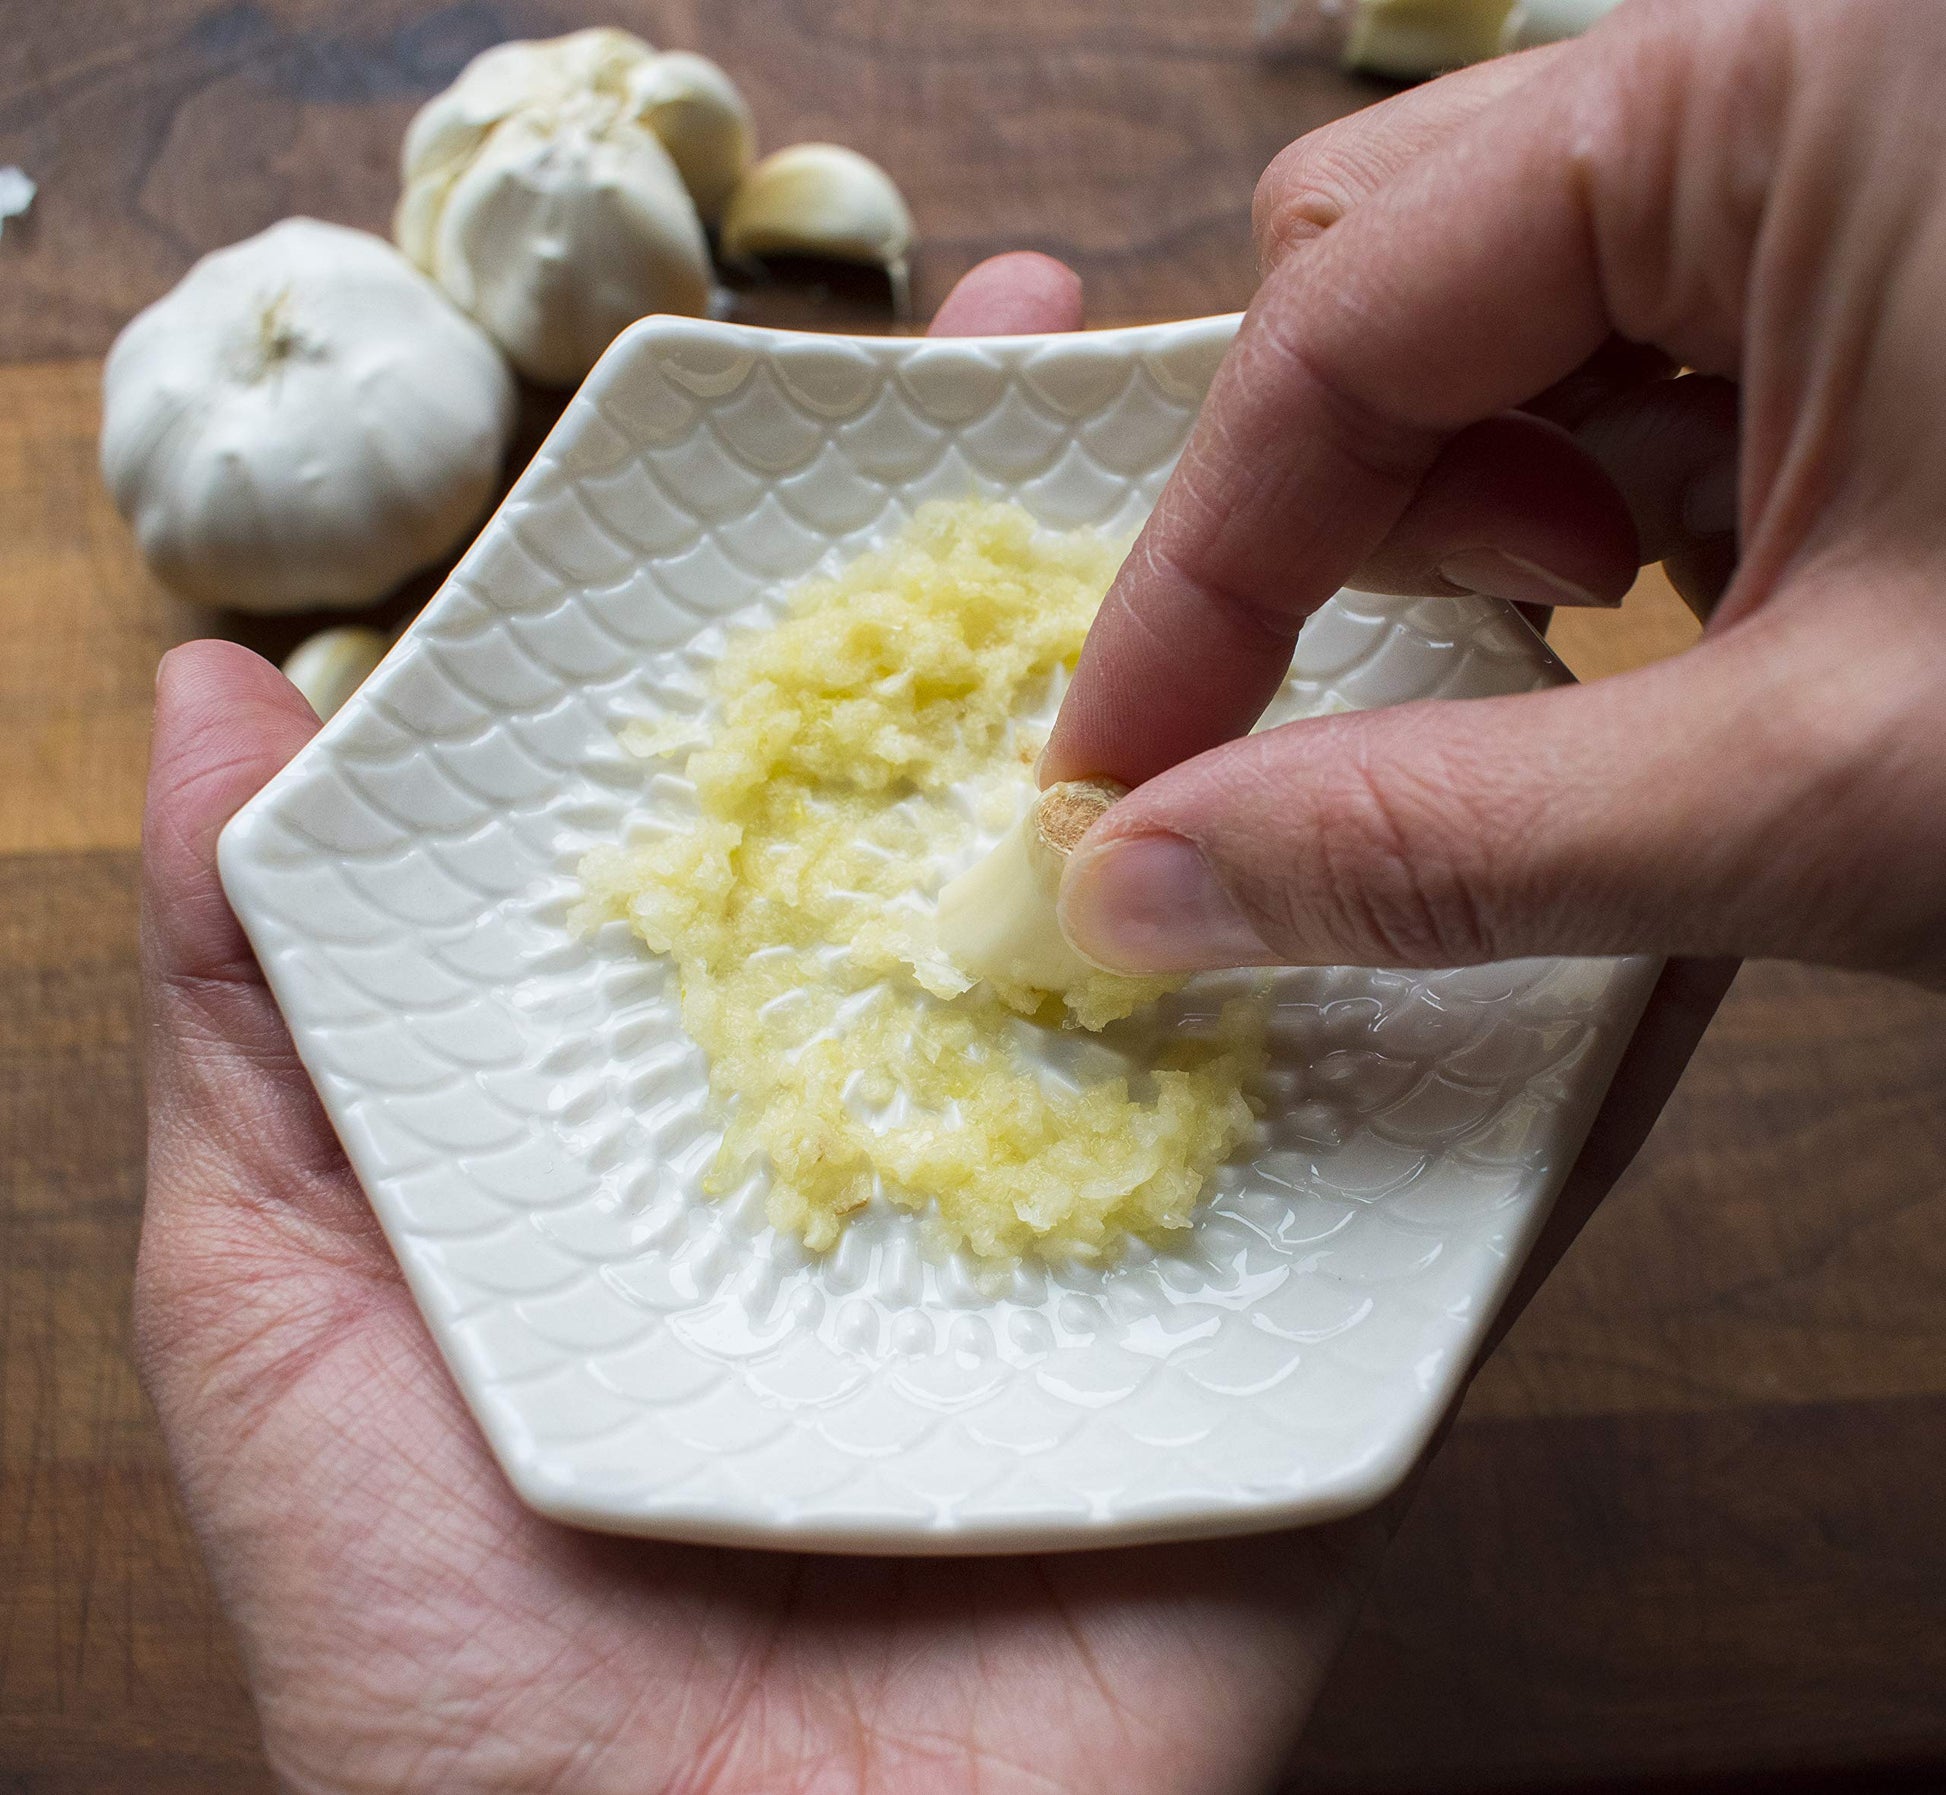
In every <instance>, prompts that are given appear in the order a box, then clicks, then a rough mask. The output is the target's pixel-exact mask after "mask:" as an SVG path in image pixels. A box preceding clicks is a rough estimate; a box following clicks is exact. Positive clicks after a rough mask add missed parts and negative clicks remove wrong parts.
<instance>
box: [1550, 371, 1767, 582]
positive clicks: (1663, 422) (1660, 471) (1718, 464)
mask: <svg viewBox="0 0 1946 1795" xmlns="http://www.w3.org/2000/svg"><path fill="white" fill-rule="evenodd" d="M1575 440H1576V441H1577V442H1578V443H1579V444H1580V445H1581V447H1582V448H1583V449H1585V450H1586V451H1587V452H1588V453H1589V454H1590V455H1591V456H1592V457H1593V458H1594V459H1595V460H1596V461H1597V462H1599V463H1600V464H1601V466H1602V467H1603V468H1604V469H1605V470H1606V471H1607V473H1608V475H1609V477H1610V478H1611V479H1612V480H1613V481H1614V482H1615V485H1616V486H1617V487H1618V488H1619V489H1620V491H1621V492H1622V493H1624V494H1625V495H1626V496H1627V500H1628V506H1629V511H1630V513H1631V515H1632V516H1633V518H1634V522H1635V528H1636V531H1637V533H1638V535H1639V537H1640V539H1641V547H1642V556H1643V559H1644V560H1648V561H1660V562H1661V563H1662V564H1663V566H1664V568H1665V569H1666V570H1667V571H1668V574H1669V579H1670V583H1671V584H1672V585H1674V586H1675V588H1676V590H1677V591H1678V592H1680V593H1681V594H1682V596H1683V598H1684V599H1685V601H1687V603H1688V604H1689V607H1690V609H1691V610H1693V611H1695V613H1696V614H1697V615H1698V616H1699V617H1707V616H1708V615H1709V613H1710V611H1711V610H1712V609H1713V608H1714V606H1715V604H1716V601H1717V600H1718V599H1719V598H1721V597H1722V596H1723V591H1724V588H1725V587H1726V586H1728V584H1729V582H1730V575H1731V574H1732V572H1734V571H1735V568H1736V558H1737V480H1738V453H1737V440H1738V395H1737V389H1736V386H1735V385H1734V383H1732V382H1731V381H1728V380H1724V379H1721V378H1719V377H1717V376H1715V375H1709V374H1691V375H1686V376H1684V377H1683V378H1682V379H1679V380H1654V381H1647V382H1643V383H1641V384H1638V385H1634V386H1629V387H1624V388H1620V389H1618V390H1616V391H1614V392H1612V393H1611V394H1609V395H1608V396H1607V397H1606V398H1605V399H1604V400H1603V401H1602V402H1601V403H1599V404H1597V405H1596V406H1595V407H1594V408H1593V409H1592V410H1591V411H1589V413H1588V414H1587V415H1586V416H1585V417H1583V418H1582V419H1581V420H1580V421H1579V422H1578V424H1577V425H1576V426H1575Z"/></svg>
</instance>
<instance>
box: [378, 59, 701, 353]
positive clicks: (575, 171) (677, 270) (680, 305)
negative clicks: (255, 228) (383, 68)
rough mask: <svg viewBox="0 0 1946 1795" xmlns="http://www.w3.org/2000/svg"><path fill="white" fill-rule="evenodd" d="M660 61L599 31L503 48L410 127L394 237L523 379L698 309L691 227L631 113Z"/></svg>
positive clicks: (658, 154)
mask: <svg viewBox="0 0 1946 1795" xmlns="http://www.w3.org/2000/svg"><path fill="white" fill-rule="evenodd" d="M656 60H657V58H656V55H655V52H654V51H652V50H651V49H650V48H649V46H648V45H647V44H646V43H644V42H643V41H642V39H640V38H638V37H635V36H632V35H631V34H630V33H628V32H625V31H614V30H608V29H596V30H590V31H576V32H571V33H569V34H568V35H567V36H566V37H560V38H548V39H542V40H536V41H531V42H520V43H513V44H502V45H500V46H498V47H497V48H496V49H494V50H489V51H487V52H485V53H484V54H483V55H481V56H478V57H476V58H474V60H473V61H472V62H471V63H469V64H468V65H467V67H466V68H465V69H464V70H463V71H462V72H461V74H460V77H459V79H458V80H457V81H456V82H454V84H453V85H452V86H451V87H450V88H448V89H447V90H446V91H445V92H444V93H442V94H437V95H435V96H434V97H433V98H432V99H431V100H429V101H427V103H426V104H425V106H424V107H422V108H421V109H420V112H419V115H418V117H417V118H415V119H414V120H413V122H412V126H411V128H410V129H409V130H408V131H407V133H406V144H405V150H404V153H403V157H402V169H403V173H404V188H403V190H402V191H401V193H400V196H399V205H398V210H397V212H396V213H395V214H394V218H393V227H392V228H393V235H394V236H395V237H396V239H397V240H398V243H399V246H400V248H402V249H403V250H405V252H406V253H407V254H408V255H409V256H411V257H412V259H413V260H414V261H415V262H416V263H417V264H418V265H419V266H420V267H421V268H423V269H424V270H425V271H426V272H427V273H428V274H430V275H431V276H432V277H433V278H434V279H435V280H437V281H438V282H439V284H440V285H441V286H442V287H444V288H445V289H446V291H447V293H448V294H450V295H451V297H452V298H453V300H454V302H455V303H456V304H457V305H458V306H459V307H460V308H461V309H462V310H463V311H465V312H467V313H468V314H469V315H471V316H472V317H474V318H476V319H477V320H478V321H479V322H480V323H481V324H482V325H484V326H485V328H486V329H487V331H488V333H489V334H490V335H491V336H492V337H493V338H494V340H495V341H496V342H498V343H499V344H500V346H501V347H502V348H503V349H505V350H506V352H507V354H508V355H509V356H510V357H511V358H512V360H513V361H514V363H515V365H516V366H517V367H519V369H520V370H521V372H522V373H524V374H526V375H528V376H529V377H530V378H532V379H534V380H538V381H542V382H544V383H547V384H550V385H559V384H566V383H569V382H572V381H575V380H579V379H580V378H581V376H582V375H583V374H585V373H587V371H588V369H589V368H590V367H592V366H593V365H594V363H595V361H596V360H597V358H598V357H599V356H600V355H601V352H602V351H603V350H604V349H606V348H607V347H608V344H609V343H610V341H612V340H613V338H614V337H615V335H616V334H617V333H618V332H619V331H620V330H622V329H623V328H624V327H625V326H626V325H629V324H632V323H633V322H634V321H635V320H636V319H637V318H640V317H643V316H645V315H646V314H648V313H650V312H683V313H688V314H690V315H700V314H701V313H703V312H704V311H705V310H706V309H707V308H708V304H709V298H710V268H709V248H708V243H707V241H706V240H705V238H704V235H703V227H702V221H701V220H700V219H699V218H698V216H697V213H696V207H695V204H694V202H693V201H692V200H691V199H690V197H689V190H688V189H687V188H686V187H685V186H684V184H683V178H682V175H681V173H680V172H679V171H678V169H677V167H676V164H675V162H674V161H673V160H672V158H671V157H670V154H669V152H668V151H667V150H666V149H664V148H663V146H662V143H661V141H660V140H659V139H658V138H657V137H656V135H655V134H654V132H653V131H651V130H650V129H649V128H648V127H647V126H646V125H644V124H643V123H641V122H639V121H638V120H637V119H636V117H635V116H634V106H635V101H634V99H633V98H632V95H631V86H630V84H631V82H632V81H633V80H634V79H635V76H636V74H637V72H638V71H639V70H641V69H642V68H644V67H645V66H647V65H648V64H650V63H653V62H654V61H656ZM699 60H700V59H699Z"/></svg>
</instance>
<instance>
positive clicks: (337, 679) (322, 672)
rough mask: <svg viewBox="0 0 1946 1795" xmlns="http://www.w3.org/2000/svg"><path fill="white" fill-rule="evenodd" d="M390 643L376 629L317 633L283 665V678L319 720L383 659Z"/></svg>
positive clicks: (302, 643) (343, 699)
mask: <svg viewBox="0 0 1946 1795" xmlns="http://www.w3.org/2000/svg"><path fill="white" fill-rule="evenodd" d="M391 646H392V644H391V642H390V640H389V639H388V638H387V637H385V636H382V635H381V634H380V633H379V632H378V631H377V630H375V629H361V628H357V627H349V628H345V629H327V630H319V631H318V633H317V634H316V635H315V636H307V637H306V638H305V639H304V640H303V641H302V642H300V643H299V644H298V645H297V646H296V647H295V648H294V649H292V650H291V653H290V656H289V658H288V659H287V660H286V661H285V662H284V677H285V678H286V679H288V680H289V681H290V682H291V684H292V685H294V686H295V687H296V688H297V689H298V690H299V691H300V692H302V693H303V694H304V696H305V698H306V700H307V701H308V702H309V704H310V706H311V708H312V709H313V710H314V711H316V712H317V713H318V715H319V717H321V718H326V719H328V718H330V717H331V716H332V715H333V714H334V713H335V712H336V711H338V710H339V709H341V708H342V707H343V705H344V702H345V700H346V699H347V698H349V697H350V696H351V695H352V693H354V692H355V691H357V690H358V688H359V687H360V686H362V685H363V684H364V683H365V681H366V679H367V678H368V677H369V676H370V674H371V672H372V669H373V668H375V667H376V666H377V665H378V664H379V662H380V661H382V660H384V659H385V651H386V650H387V649H388V648H390V647H391Z"/></svg>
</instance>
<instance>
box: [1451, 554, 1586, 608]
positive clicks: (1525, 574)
mask: <svg viewBox="0 0 1946 1795" xmlns="http://www.w3.org/2000/svg"><path fill="white" fill-rule="evenodd" d="M1439 577H1440V578H1441V579H1442V580H1445V581H1446V582H1447V583H1448V584H1450V585H1454V586H1457V587H1459V588H1460V590H1461V591H1462V592H1478V593H1480V594H1482V595H1483V596H1485V597H1487V598H1504V599H1505V600H1506V601H1507V602H1508V603H1509V604H1512V605H1618V604H1620V603H1621V602H1622V601H1621V600H1620V599H1619V598H1597V597H1596V596H1595V595H1594V593H1592V592H1590V591H1589V590H1588V589H1587V588H1586V587H1585V586H1578V585H1576V584H1575V583H1574V581H1573V580H1567V579H1563V578H1562V577H1561V576H1560V575H1559V574H1558V573H1551V572H1549V570H1548V569H1547V568H1545V567H1543V566H1541V564H1540V563H1539V562H1538V561H1530V560H1528V559H1527V557H1526V556H1525V555H1510V554H1508V553H1507V551H1506V550H1505V549H1503V548H1469V549H1462V550H1461V551H1460V552H1459V553H1458V554H1456V555H1449V556H1448V557H1447V558H1446V560H1445V561H1443V562H1442V563H1441V564H1440V568H1439Z"/></svg>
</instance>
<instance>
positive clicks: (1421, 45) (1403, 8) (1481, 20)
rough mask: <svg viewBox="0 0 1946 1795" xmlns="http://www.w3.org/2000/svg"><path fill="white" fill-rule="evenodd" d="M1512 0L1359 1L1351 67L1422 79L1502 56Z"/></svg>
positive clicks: (1348, 53)
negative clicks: (1503, 40) (1503, 30)
mask: <svg viewBox="0 0 1946 1795" xmlns="http://www.w3.org/2000/svg"><path fill="white" fill-rule="evenodd" d="M1511 5H1512V0H1353V6H1352V14H1351V20H1350V26H1349V29H1348V31H1347V32H1346V36H1345V47H1344V64H1345V67H1346V68H1348V69H1358V70H1362V71H1363V72H1365V73H1367V74H1373V75H1385V76H1389V77H1391V78H1392V79H1394V80H1400V81H1416V80H1419V79H1421V78H1423V77H1424V76H1427V75H1436V74H1439V73H1440V72H1442V71H1443V70H1446V69H1454V68H1459V67H1461V66H1463V65H1464V64H1467V63H1473V62H1484V61H1486V60H1487V59H1488V58H1489V57H1492V56H1497V55H1499V53H1500V33H1501V29H1502V27H1503V25H1504V24H1505V22H1506V18H1507V14H1508V12H1509V10H1510V8H1511Z"/></svg>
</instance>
